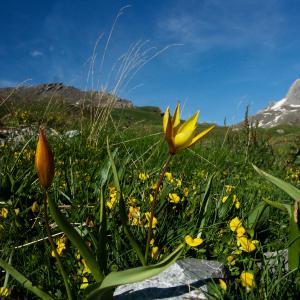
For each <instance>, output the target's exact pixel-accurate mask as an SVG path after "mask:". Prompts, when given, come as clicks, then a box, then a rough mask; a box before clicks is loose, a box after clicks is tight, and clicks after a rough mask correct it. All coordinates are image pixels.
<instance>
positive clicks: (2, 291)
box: [0, 287, 11, 298]
mask: <svg viewBox="0 0 300 300" xmlns="http://www.w3.org/2000/svg"><path fill="white" fill-rule="evenodd" d="M10 294H11V289H9V288H7V287H0V296H2V297H4V298H5V297H8V296H9V295H10Z"/></svg>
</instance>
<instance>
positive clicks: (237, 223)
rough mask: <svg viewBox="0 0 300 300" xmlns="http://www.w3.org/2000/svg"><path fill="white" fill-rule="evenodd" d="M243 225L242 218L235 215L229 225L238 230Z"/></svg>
mask: <svg viewBox="0 0 300 300" xmlns="http://www.w3.org/2000/svg"><path fill="white" fill-rule="evenodd" d="M241 226H242V222H241V221H240V219H239V218H238V217H235V218H234V219H232V220H231V221H230V223H229V227H230V229H231V230H232V231H236V230H237V229H238V228H239V227H241Z"/></svg>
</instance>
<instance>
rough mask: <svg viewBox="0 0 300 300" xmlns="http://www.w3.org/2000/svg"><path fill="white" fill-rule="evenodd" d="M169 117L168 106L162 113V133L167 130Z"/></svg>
mask: <svg viewBox="0 0 300 300" xmlns="http://www.w3.org/2000/svg"><path fill="white" fill-rule="evenodd" d="M169 118H170V108H169V106H168V107H167V109H166V111H165V113H164V117H163V128H164V133H166V131H167V126H168V122H169Z"/></svg>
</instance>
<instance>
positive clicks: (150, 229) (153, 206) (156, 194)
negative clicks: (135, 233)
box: [145, 154, 173, 264]
mask: <svg viewBox="0 0 300 300" xmlns="http://www.w3.org/2000/svg"><path fill="white" fill-rule="evenodd" d="M172 157H173V155H172V154H169V157H168V159H167V160H166V162H165V164H164V166H163V169H162V172H161V174H160V178H159V181H158V183H157V185H156V188H155V191H154V195H153V201H152V205H151V211H150V220H149V228H148V234H147V243H146V251H145V263H146V264H147V260H148V255H149V247H150V240H151V238H152V233H153V230H152V224H153V217H154V208H155V205H156V202H157V196H158V193H159V188H160V186H161V185H162V182H163V180H164V176H165V173H166V172H167V169H168V167H169V164H170V161H171V158H172Z"/></svg>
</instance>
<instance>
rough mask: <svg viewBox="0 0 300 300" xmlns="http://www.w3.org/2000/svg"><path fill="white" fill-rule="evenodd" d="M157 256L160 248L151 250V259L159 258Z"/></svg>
mask: <svg viewBox="0 0 300 300" xmlns="http://www.w3.org/2000/svg"><path fill="white" fill-rule="evenodd" d="M157 254H158V247H153V248H152V249H151V257H152V258H155V257H156V256H157Z"/></svg>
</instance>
